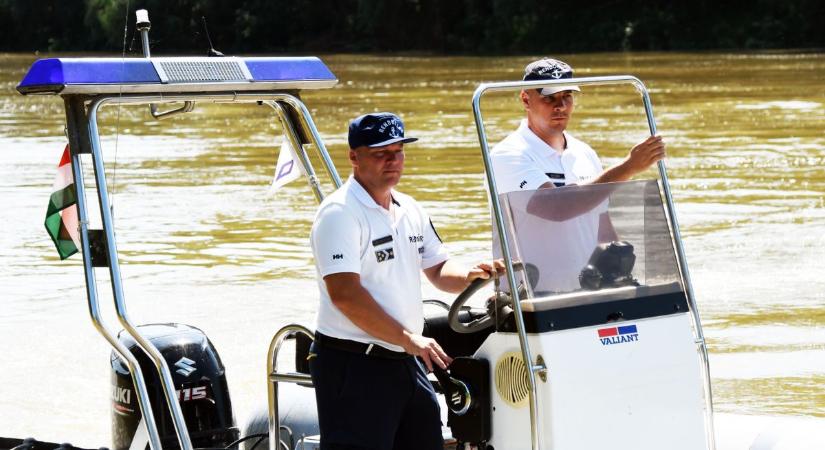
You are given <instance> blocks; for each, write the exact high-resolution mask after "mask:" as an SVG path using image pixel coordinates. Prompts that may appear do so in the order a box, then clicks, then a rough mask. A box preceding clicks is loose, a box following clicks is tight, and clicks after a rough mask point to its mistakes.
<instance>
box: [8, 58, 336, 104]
mask: <svg viewBox="0 0 825 450" xmlns="http://www.w3.org/2000/svg"><path fill="white" fill-rule="evenodd" d="M337 82H338V80H337V79H336V78H335V75H334V74H333V73H332V72H331V71H330V70H329V68H327V66H326V65H325V64H324V63H323V62H322V61H321V60H320V59H318V58H316V57H249V58H247V57H161V58H154V57H153V58H46V59H40V60H37V61H35V63H34V64H32V66H31V68H30V69H29V72H28V73H27V74H26V76H25V77H24V78H23V81H21V82H20V84H19V85H18V86H17V90H18V91H19V92H20V93H21V94H24V95H28V94H51V95H56V94H60V95H72V94H89V95H97V94H117V93H123V94H127V93H157V92H160V93H174V92H180V93H184V92H242V91H243V92H247V91H257V92H265V91H290V90H301V89H323V88H329V87H332V86H334V85H335V84H336V83H337Z"/></svg>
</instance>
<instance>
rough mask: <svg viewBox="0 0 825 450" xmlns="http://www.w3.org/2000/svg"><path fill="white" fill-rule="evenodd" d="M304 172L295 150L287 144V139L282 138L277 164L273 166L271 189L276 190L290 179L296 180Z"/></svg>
mask: <svg viewBox="0 0 825 450" xmlns="http://www.w3.org/2000/svg"><path fill="white" fill-rule="evenodd" d="M303 172H304V169H303V167H301V163H300V162H299V161H298V157H297V156H296V155H295V150H294V149H293V148H292V146H291V145H289V141H288V140H286V139H284V143H283V144H281V153H280V154H278V164H277V165H276V166H275V177H274V178H273V179H272V186H270V188H269V189H270V190H271V191H273V192H274V191H277V190H278V189H280V188H282V187H283V186H284V185H286V184H287V183H289V182H290V181H293V180H297V179H298V178H300V177H301V174H302V173H303Z"/></svg>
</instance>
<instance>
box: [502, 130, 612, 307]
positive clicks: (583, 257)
mask: <svg viewBox="0 0 825 450" xmlns="http://www.w3.org/2000/svg"><path fill="white" fill-rule="evenodd" d="M564 137H565V140H566V143H567V147H566V148H565V149H563V151H558V150H556V149H554V148H553V147H551V146H550V145H548V144H547V143H546V142H544V141H543V140H541V139H540V138H539V137H538V136H536V134H535V133H533V132H532V131H531V130H530V128H529V127H528V126H527V121H526V120H523V121H522V122H521V125H520V126H519V127H518V129H517V130H516V131H514V132H513V133H511V134H510V135H509V136H507V137H506V138H505V139H504V140H503V141H501V142H499V143H498V144H497V145H496V146H495V147H494V148H493V151H492V152H491V154H490V157H491V160H492V164H493V173H494V174H495V177H496V187H497V188H498V191H499V194H506V193H508V192H513V191H519V190H536V189H538V188H539V187H540V186H541V185H543V184H544V183H547V182H548V181H551V182H553V184H554V185H555V186H556V187H562V186H566V185H571V184H579V183H581V182H583V181H588V180H591V179H593V178H595V177H597V176H598V175H599V174H601V172H602V165H601V162H600V161H599V157H598V156H597V155H596V152H595V151H593V149H592V148H590V146H589V145H587V144H586V143H584V142H582V141H580V140H578V139H576V138H575V137H573V136H571V135H570V134H569V133H567V132H564ZM606 210H607V202H606V201H605V203H604V204H603V205H602V206H600V207H597V208H596V209H594V210H593V211H592V212H591V213H587V214H583V215H581V216H578V217H574V218H572V219H569V220H565V221H560V222H551V221H547V220H545V219H541V218H539V217H531V216H526V217H525V219H524V220H525V222H524V223H522V224H521V227H520V231H519V242H520V244H521V245H520V246H519V247H518V254H515V253H514V254H513V257H514V258H516V259H520V260H522V261H525V262H528V263H533V264H536V265H537V266H539V272H540V273H539V279H538V285H537V286H536V287H535V289H536V290H540V291H554V292H567V291H572V290H575V289H578V288H579V284H578V274H579V272H580V270H581V269H582V267H583V266H584V265H585V264H586V263H587V261H588V259H589V258H590V255H591V253H592V252H593V249H594V248H595V247H596V245H597V244H598V231H599V221H600V215H601V214H602V213H604V212H605V211H606ZM497 243H498V233H497V232H495V230H494V232H493V253H494V256H495V257H500V256H501V254H500V248H499V245H498V244H497ZM510 248H511V251H515V249H514V248H513V242H511V243H510ZM539 262H540V263H539Z"/></svg>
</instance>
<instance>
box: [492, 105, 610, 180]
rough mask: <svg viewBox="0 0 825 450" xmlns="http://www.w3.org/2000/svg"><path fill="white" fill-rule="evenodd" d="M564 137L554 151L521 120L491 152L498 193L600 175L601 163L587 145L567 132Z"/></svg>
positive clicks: (587, 178) (588, 178)
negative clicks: (564, 146) (563, 140)
mask: <svg viewBox="0 0 825 450" xmlns="http://www.w3.org/2000/svg"><path fill="white" fill-rule="evenodd" d="M564 138H565V140H566V141H567V148H565V149H563V151H559V150H556V149H554V148H553V147H551V146H550V145H548V144H547V143H546V142H544V141H543V140H541V138H539V137H538V136H536V134H535V133H533V131H532V130H530V128H529V127H528V126H527V120H522V121H521V124H520V125H519V127H518V129H517V130H516V131H515V132H513V133H511V134H510V135H509V136H507V137H506V138H505V139H504V140H503V141H501V142H499V143H498V144H496V146H495V147H493V151H492V152H491V153H490V158H491V159H492V163H493V170H494V172H495V174H496V187H497V188H498V192H499V194H505V193H507V192H513V191H518V190H528V191H531V190H535V189H538V188H539V186H541V185H542V184H544V183H546V182H548V181H551V182H553V184H555V185H556V187H561V186H565V185H569V184H577V183H581V182H583V181H588V180H590V179H593V178H595V177H597V176H598V175H599V174H601V172H602V163H601V161H599V157H598V155H596V152H595V151H593V149H592V148H590V146H589V145H587V144H585V143H584V142H582V141H580V140H578V139H576V138H575V137H573V136H571V135H570V133H567V132H566V131H565V132H564Z"/></svg>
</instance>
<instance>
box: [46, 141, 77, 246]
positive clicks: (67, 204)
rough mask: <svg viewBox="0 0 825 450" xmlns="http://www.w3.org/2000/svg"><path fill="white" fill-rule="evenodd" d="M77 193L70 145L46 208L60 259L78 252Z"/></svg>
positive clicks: (52, 236) (50, 232)
mask: <svg viewBox="0 0 825 450" xmlns="http://www.w3.org/2000/svg"><path fill="white" fill-rule="evenodd" d="M77 223H78V222H77V193H76V192H75V188H74V177H72V159H71V156H70V155H69V145H68V144H66V149H65V150H63V156H62V157H61V158H60V164H58V165H57V176H56V177H55V179H54V186H53V187H52V196H51V198H50V199H49V207H48V209H47V210H46V231H48V232H49V236H51V238H52V241H54V246H55V247H57V253H59V254H60V259H66V258H68V257H69V256H72V255H74V254H75V253H77V249H78V247H80V236H79V235H78V230H77Z"/></svg>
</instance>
